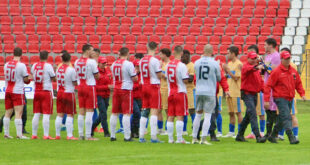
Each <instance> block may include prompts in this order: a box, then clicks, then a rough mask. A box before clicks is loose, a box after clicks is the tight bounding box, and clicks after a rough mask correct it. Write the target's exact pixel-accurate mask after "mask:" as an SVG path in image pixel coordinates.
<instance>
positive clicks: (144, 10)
mask: <svg viewBox="0 0 310 165" xmlns="http://www.w3.org/2000/svg"><path fill="white" fill-rule="evenodd" d="M148 13H149V11H148V8H141V7H140V8H138V16H139V17H147V16H148V15H149V14H148Z"/></svg>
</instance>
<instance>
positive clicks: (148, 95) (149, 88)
mask: <svg viewBox="0 0 310 165" xmlns="http://www.w3.org/2000/svg"><path fill="white" fill-rule="evenodd" d="M142 100H143V101H142V108H153V109H161V94H160V85H157V84H152V85H142Z"/></svg>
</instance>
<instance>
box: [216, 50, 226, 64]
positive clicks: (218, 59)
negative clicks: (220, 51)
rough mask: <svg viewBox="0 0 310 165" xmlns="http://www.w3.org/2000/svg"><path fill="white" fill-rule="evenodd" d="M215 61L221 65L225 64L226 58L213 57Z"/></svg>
mask: <svg viewBox="0 0 310 165" xmlns="http://www.w3.org/2000/svg"><path fill="white" fill-rule="evenodd" d="M226 50H227V49H226ZM215 61H220V62H221V63H222V64H225V63H226V56H223V55H218V56H216V57H215Z"/></svg>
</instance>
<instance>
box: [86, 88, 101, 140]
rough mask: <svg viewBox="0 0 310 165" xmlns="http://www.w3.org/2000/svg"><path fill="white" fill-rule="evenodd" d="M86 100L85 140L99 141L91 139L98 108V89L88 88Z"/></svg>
mask: <svg viewBox="0 0 310 165" xmlns="http://www.w3.org/2000/svg"><path fill="white" fill-rule="evenodd" d="M87 89H88V92H87V100H86V115H85V138H86V140H98V139H96V138H92V137H91V129H92V125H93V115H94V109H95V108H96V106H97V99H96V96H97V95H96V89H95V87H94V86H91V87H88V88H87Z"/></svg>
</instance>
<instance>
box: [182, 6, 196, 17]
mask: <svg viewBox="0 0 310 165" xmlns="http://www.w3.org/2000/svg"><path fill="white" fill-rule="evenodd" d="M184 17H189V18H192V17H195V9H194V8H186V9H185V11H184Z"/></svg>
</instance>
